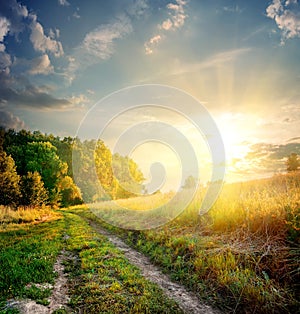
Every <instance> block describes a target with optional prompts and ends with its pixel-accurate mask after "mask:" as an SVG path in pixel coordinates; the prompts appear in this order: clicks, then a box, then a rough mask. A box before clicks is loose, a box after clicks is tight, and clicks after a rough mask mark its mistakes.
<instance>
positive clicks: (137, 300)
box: [66, 214, 182, 313]
mask: <svg viewBox="0 0 300 314" xmlns="http://www.w3.org/2000/svg"><path fill="white" fill-rule="evenodd" d="M66 217H67V226H68V230H67V233H68V235H69V236H70V238H69V239H68V240H67V249H68V250H70V251H73V252H74V253H76V255H77V256H78V257H79V261H78V262H77V263H76V262H75V263H73V265H68V269H69V270H70V271H71V282H72V287H71V292H72V299H71V303H70V304H71V306H72V307H73V308H74V309H80V311H81V313H182V311H181V310H180V309H179V308H178V306H177V305H176V304H175V303H174V302H173V301H171V300H169V299H168V298H166V297H165V296H164V295H163V294H162V291H161V290H160V289H159V288H158V287H157V286H156V285H155V284H152V283H150V282H149V281H147V280H146V279H144V278H143V277H142V276H141V274H140V271H139V270H138V269H137V268H136V267H134V266H133V265H131V264H130V263H129V262H128V261H127V259H126V258H125V257H124V255H123V253H121V252H120V251H119V250H118V249H116V248H115V247H114V246H113V245H112V244H110V242H108V240H107V239H106V238H105V237H104V236H102V235H99V234H97V233H96V232H94V231H93V230H92V229H91V227H89V225H88V224H87V222H86V221H85V220H84V219H82V218H80V217H79V216H77V215H74V214H66Z"/></svg>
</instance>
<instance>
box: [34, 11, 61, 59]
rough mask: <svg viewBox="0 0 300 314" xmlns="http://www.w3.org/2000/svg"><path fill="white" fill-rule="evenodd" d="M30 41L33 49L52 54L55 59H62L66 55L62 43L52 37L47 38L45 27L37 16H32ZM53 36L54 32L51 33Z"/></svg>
mask: <svg viewBox="0 0 300 314" xmlns="http://www.w3.org/2000/svg"><path fill="white" fill-rule="evenodd" d="M30 18H31V20H32V21H31V23H30V26H29V27H30V29H31V34H30V37H29V38H30V41H31V43H32V45H33V48H34V49H35V50H36V51H40V52H43V53H45V52H51V53H53V54H54V56H55V57H61V56H62V55H63V54H64V51H63V47H62V44H61V42H60V41H57V40H55V39H54V38H51V36H46V35H45V34H44V28H43V26H42V25H41V24H40V23H39V22H38V21H37V16H36V15H35V14H30ZM51 34H53V32H52V33H51Z"/></svg>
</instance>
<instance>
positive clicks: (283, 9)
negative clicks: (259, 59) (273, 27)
mask: <svg viewBox="0 0 300 314" xmlns="http://www.w3.org/2000/svg"><path fill="white" fill-rule="evenodd" d="M266 13H267V16H268V17H269V18H271V19H273V20H274V21H275V22H276V24H277V26H278V28H279V29H280V30H281V32H282V41H281V43H282V44H284V41H285V40H286V39H289V38H294V37H300V8H299V4H298V2H297V1H295V0H287V1H285V2H282V1H281V0H273V2H272V3H271V4H270V5H269V6H268V7H267V9H266Z"/></svg>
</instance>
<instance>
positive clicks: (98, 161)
mask: <svg viewBox="0 0 300 314" xmlns="http://www.w3.org/2000/svg"><path fill="white" fill-rule="evenodd" d="M94 160H95V167H96V173H97V176H98V180H99V181H100V183H101V186H102V188H103V190H104V192H105V193H106V194H108V195H109V196H110V197H112V198H115V190H116V181H115V180H114V177H113V171H112V154H111V151H110V150H109V148H108V147H107V146H105V144H104V142H103V141H101V140H98V141H97V144H96V147H95V151H94Z"/></svg>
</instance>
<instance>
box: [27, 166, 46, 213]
mask: <svg viewBox="0 0 300 314" xmlns="http://www.w3.org/2000/svg"><path fill="white" fill-rule="evenodd" d="M21 192H22V204H23V205H27V206H28V205H31V206H35V207H36V206H42V205H44V204H46V203H47V201H48V193H47V190H46V189H45V187H44V182H43V180H42V177H41V175H40V174H39V173H38V172H37V171H34V172H28V173H27V175H25V176H23V177H22V180H21Z"/></svg>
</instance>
